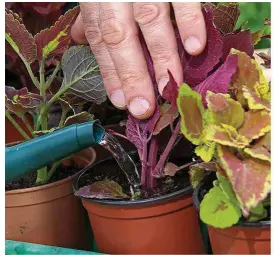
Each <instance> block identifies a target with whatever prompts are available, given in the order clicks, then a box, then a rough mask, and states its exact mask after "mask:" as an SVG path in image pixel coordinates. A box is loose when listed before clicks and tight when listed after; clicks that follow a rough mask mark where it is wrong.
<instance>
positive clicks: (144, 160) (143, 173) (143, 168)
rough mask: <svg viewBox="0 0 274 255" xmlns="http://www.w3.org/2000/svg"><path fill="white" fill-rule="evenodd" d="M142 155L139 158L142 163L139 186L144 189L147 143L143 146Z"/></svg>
mask: <svg viewBox="0 0 274 255" xmlns="http://www.w3.org/2000/svg"><path fill="white" fill-rule="evenodd" d="M143 148H144V149H143V154H142V158H141V161H142V162H141V163H142V172H141V184H142V186H143V187H146V180H147V142H145V143H144V146H143Z"/></svg>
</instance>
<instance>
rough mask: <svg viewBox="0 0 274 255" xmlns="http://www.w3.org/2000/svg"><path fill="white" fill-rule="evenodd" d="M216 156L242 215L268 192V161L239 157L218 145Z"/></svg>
mask: <svg viewBox="0 0 274 255" xmlns="http://www.w3.org/2000/svg"><path fill="white" fill-rule="evenodd" d="M217 151H218V158H219V161H220V163H221V166H222V167H223V168H224V170H225V171H226V174H227V176H228V178H229V180H230V182H231V184H232V187H233V190H234V192H235V194H236V196H237V198H238V200H239V202H240V204H241V208H242V210H243V213H244V216H248V214H249V210H250V209H251V208H253V207H255V206H257V204H258V203H259V202H260V201H262V200H264V199H265V198H266V197H267V195H268V193H269V192H270V189H271V185H270V177H271V171H270V170H271V169H270V163H269V162H267V161H262V160H259V159H254V158H248V159H243V160H241V159H239V158H237V156H236V155H235V154H233V153H232V152H231V151H230V150H229V149H227V148H226V147H224V146H218V149H217Z"/></svg>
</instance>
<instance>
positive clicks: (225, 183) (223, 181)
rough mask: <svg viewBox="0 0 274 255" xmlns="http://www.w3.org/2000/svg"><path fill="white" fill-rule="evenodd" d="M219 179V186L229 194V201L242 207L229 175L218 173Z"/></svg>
mask: <svg viewBox="0 0 274 255" xmlns="http://www.w3.org/2000/svg"><path fill="white" fill-rule="evenodd" d="M216 175H217V178H218V181H219V187H220V188H221V190H222V191H223V192H224V194H225V195H226V196H227V198H228V199H229V201H230V202H231V203H232V204H234V205H235V206H237V207H240V203H239V201H238V199H237V197H236V194H235V192H234V191H233V188H232V185H231V183H230V181H229V179H228V178H227V177H224V176H223V175H221V174H219V173H216Z"/></svg>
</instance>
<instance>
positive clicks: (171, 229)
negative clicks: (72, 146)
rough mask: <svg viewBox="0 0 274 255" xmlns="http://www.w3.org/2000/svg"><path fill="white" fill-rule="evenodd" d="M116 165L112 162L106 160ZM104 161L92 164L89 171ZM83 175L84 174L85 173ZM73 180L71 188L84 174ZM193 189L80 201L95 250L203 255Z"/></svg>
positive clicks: (125, 252)
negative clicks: (147, 196)
mask: <svg viewBox="0 0 274 255" xmlns="http://www.w3.org/2000/svg"><path fill="white" fill-rule="evenodd" d="M106 161H109V162H108V163H110V164H114V165H115V164H116V162H115V161H114V160H113V159H106ZM103 162H105V161H101V162H99V163H97V164H95V165H93V166H92V167H91V168H90V169H89V171H93V169H94V168H96V167H97V166H100V164H102V163H103ZM85 172H86V171H85ZM85 172H83V173H81V175H80V176H79V177H78V178H77V179H75V182H74V189H75V190H78V183H79V180H80V179H81V177H82V176H83V174H84V173H85ZM192 191H193V190H192V188H191V186H188V187H186V188H185V189H183V190H180V191H177V192H174V193H171V194H169V195H165V196H161V197H157V198H153V199H147V200H137V201H111V200H96V199H83V200H82V203H83V205H84V207H85V208H86V210H87V212H88V215H89V219H90V223H91V226H92V229H93V233H94V237H95V241H96V243H97V247H98V251H99V252H103V253H110V254H202V253H204V246H203V240H202V237H201V233H200V227H199V220H198V215H197V212H196V211H195V208H194V207H193V203H192Z"/></svg>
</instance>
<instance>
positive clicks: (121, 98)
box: [110, 89, 126, 107]
mask: <svg viewBox="0 0 274 255" xmlns="http://www.w3.org/2000/svg"><path fill="white" fill-rule="evenodd" d="M110 101H111V102H112V103H113V104H114V105H115V106H117V107H125V106H126V99H125V95H124V92H123V90H121V89H117V90H115V91H114V92H112V93H111V95H110Z"/></svg>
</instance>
